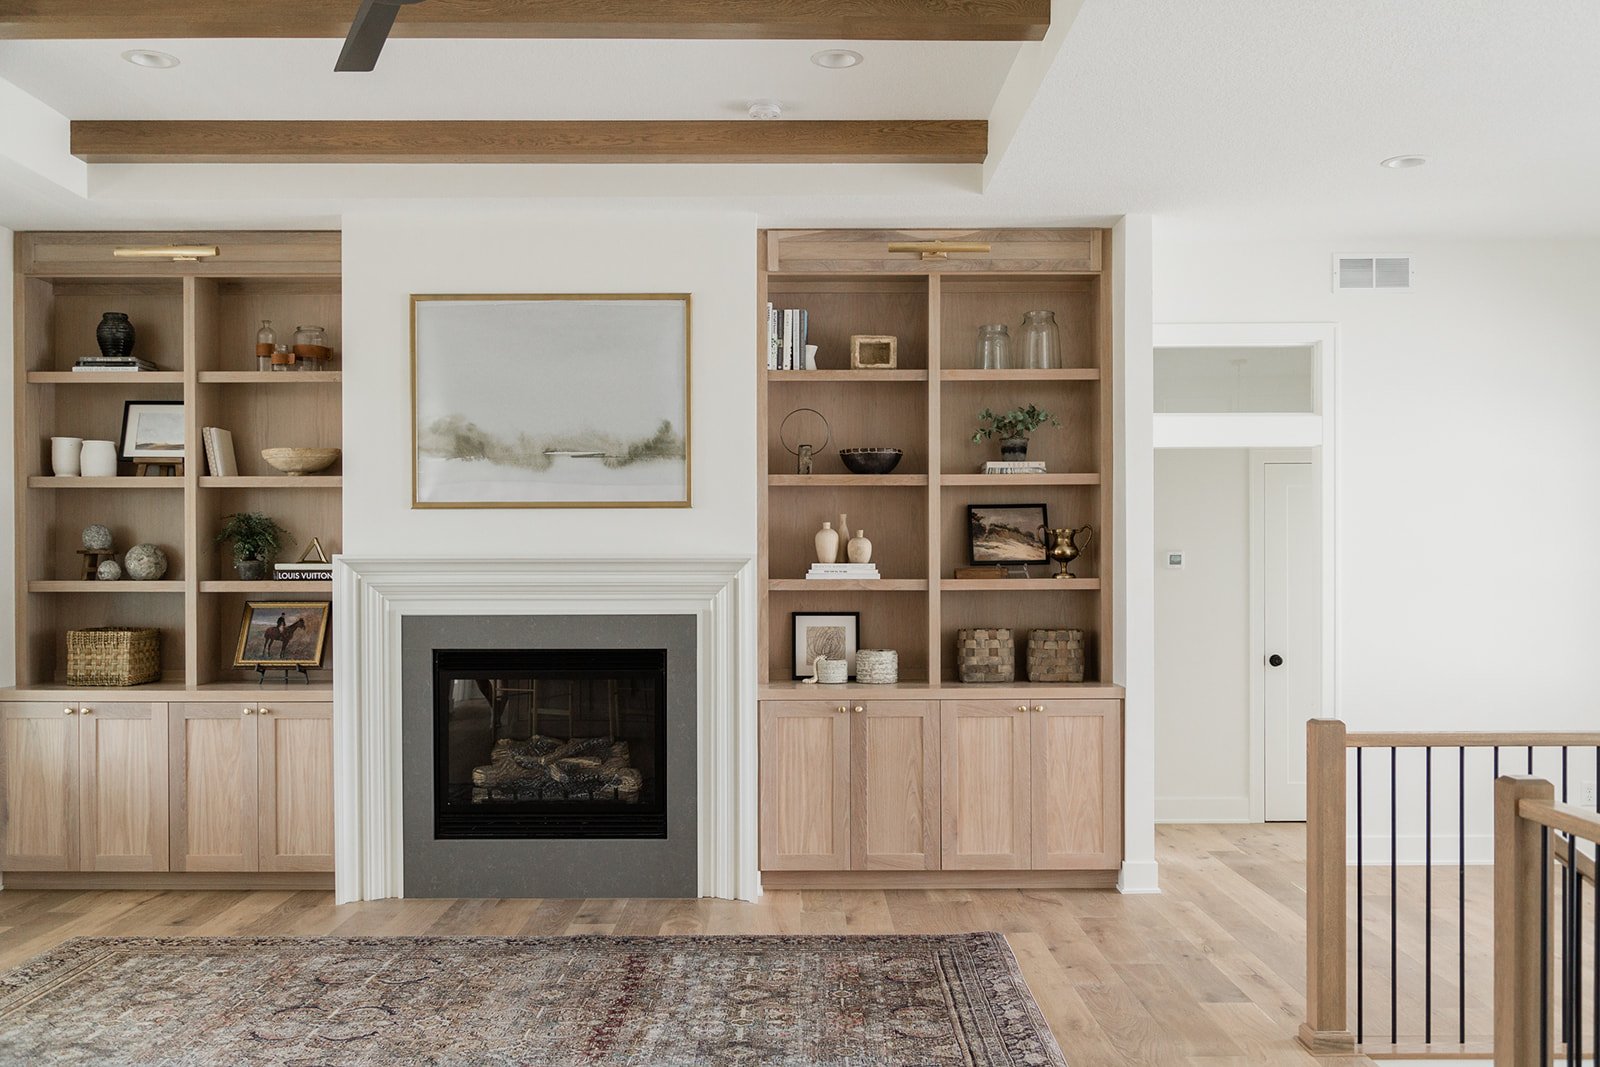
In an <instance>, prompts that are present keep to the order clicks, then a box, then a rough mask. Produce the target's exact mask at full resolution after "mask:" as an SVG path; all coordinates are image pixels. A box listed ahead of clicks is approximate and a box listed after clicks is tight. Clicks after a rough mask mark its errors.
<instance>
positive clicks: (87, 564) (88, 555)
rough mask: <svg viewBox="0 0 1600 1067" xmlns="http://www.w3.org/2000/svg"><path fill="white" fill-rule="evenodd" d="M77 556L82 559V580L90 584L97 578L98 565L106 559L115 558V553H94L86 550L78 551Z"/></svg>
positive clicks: (91, 550)
mask: <svg viewBox="0 0 1600 1067" xmlns="http://www.w3.org/2000/svg"><path fill="white" fill-rule="evenodd" d="M78 555H80V556H82V557H83V580H84V581H86V582H92V581H95V580H97V579H98V578H99V574H98V573H97V572H98V571H99V570H100V564H102V563H104V562H105V561H106V560H108V559H116V558H117V554H116V553H115V552H111V551H106V552H96V551H95V550H93V549H88V548H80V549H78Z"/></svg>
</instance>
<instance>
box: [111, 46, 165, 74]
mask: <svg viewBox="0 0 1600 1067" xmlns="http://www.w3.org/2000/svg"><path fill="white" fill-rule="evenodd" d="M122 58H123V59H126V60H127V61H128V62H129V63H132V64H133V65H134V66H136V67H151V68H154V69H155V70H168V69H170V68H172V67H176V66H177V65H178V57H177V56H174V55H168V54H167V53H166V52H153V51H151V50H150V49H148V48H132V49H129V50H128V51H126V52H124V53H122Z"/></svg>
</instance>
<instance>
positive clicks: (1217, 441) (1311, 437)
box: [1153, 413, 1323, 448]
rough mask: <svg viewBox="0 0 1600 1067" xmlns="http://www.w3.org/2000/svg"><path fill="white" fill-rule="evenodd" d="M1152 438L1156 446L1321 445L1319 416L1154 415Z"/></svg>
mask: <svg viewBox="0 0 1600 1067" xmlns="http://www.w3.org/2000/svg"><path fill="white" fill-rule="evenodd" d="M1154 421H1155V425H1154V427H1153V437H1154V440H1155V447H1157V448H1251V447H1253V446H1256V445H1260V444H1271V445H1273V446H1274V447H1277V448H1315V447H1316V446H1317V445H1320V444H1322V432H1323V431H1322V422H1323V420H1322V417H1321V416H1319V415H1274V414H1261V413H1255V414H1242V415H1241V414H1227V415H1212V414H1205V415H1174V414H1157V415H1156V416H1155V420H1154Z"/></svg>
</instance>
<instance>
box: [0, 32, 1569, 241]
mask: <svg viewBox="0 0 1600 1067" xmlns="http://www.w3.org/2000/svg"><path fill="white" fill-rule="evenodd" d="M1057 5H1058V8H1061V7H1064V6H1070V4H1069V3H1068V2H1067V0H1057ZM481 44H482V43H480V42H419V41H395V42H392V43H391V45H390V50H389V51H386V53H385V56H384V59H383V62H382V64H381V65H380V68H379V74H378V76H379V77H383V78H392V77H396V76H397V74H396V73H395V72H401V71H402V66H404V68H405V69H406V70H408V71H415V70H420V71H421V73H415V74H414V77H413V75H411V74H404V73H401V74H399V75H398V76H399V77H400V84H399V85H398V86H397V87H394V88H391V89H384V90H382V91H376V90H373V91H372V93H373V95H372V97H371V98H364V94H366V93H367V92H368V91H369V90H367V89H366V88H365V87H360V86H358V87H357V88H355V89H350V90H347V89H345V88H344V87H343V86H342V85H335V86H334V89H332V90H327V89H324V88H319V87H321V86H325V85H327V84H328V83H327V82H326V81H325V80H324V79H327V78H331V77H332V75H331V74H327V73H325V72H326V69H327V68H328V67H329V66H331V56H332V54H333V51H334V50H335V49H336V42H325V41H324V42H314V43H306V42H268V43H266V44H262V43H260V42H208V43H206V44H204V45H201V44H200V43H199V42H180V43H174V44H172V45H171V46H170V49H171V50H174V51H177V52H178V53H179V54H180V55H185V56H186V58H187V57H188V56H190V55H191V54H194V55H208V54H211V50H213V49H219V50H224V51H219V52H217V53H216V54H217V55H219V56H221V55H223V54H224V52H225V51H226V49H231V48H238V49H239V50H240V52H238V53H230V54H246V55H247V54H249V53H250V51H251V49H253V48H257V47H265V48H269V49H277V48H279V47H280V46H281V47H284V48H288V49H289V52H287V53H284V54H285V55H293V56H295V57H296V58H297V59H298V60H299V64H298V67H296V66H295V65H294V64H291V63H287V62H284V63H279V62H272V63H269V64H267V65H268V66H269V67H271V68H272V72H271V74H269V75H266V76H264V78H263V79H258V78H256V77H252V76H237V71H238V70H240V69H244V67H243V65H242V63H232V62H225V63H224V64H223V67H222V68H221V69H220V70H215V71H213V70H211V69H209V67H206V66H205V65H203V64H201V65H199V66H200V67H201V69H200V70H199V71H198V73H200V74H202V75H205V76H206V78H207V79H208V81H207V83H206V85H207V86H208V87H206V88H203V89H202V90H200V91H199V95H200V96H203V97H207V99H204V100H176V101H175V100H173V99H170V98H165V97H163V98H161V99H156V98H143V97H140V96H138V95H136V94H135V93H134V92H132V91H130V90H128V89H127V88H126V86H127V84H128V81H129V79H130V78H134V79H135V80H136V81H137V82H141V83H143V84H149V83H151V82H158V81H159V79H160V78H162V77H163V76H165V75H166V74H171V73H177V74H179V75H181V76H187V75H189V74H190V73H193V72H194V70H193V68H194V66H196V64H193V63H191V62H186V63H185V65H184V66H183V67H180V68H178V70H177V71H176V72H160V71H141V70H135V69H134V68H132V67H128V66H127V65H126V64H122V63H120V62H106V61H104V59H103V57H100V58H95V59H92V60H91V59H89V58H87V54H88V53H87V52H84V53H78V54H69V53H71V52H72V51H73V50H76V49H86V50H88V51H90V52H92V51H94V50H97V49H103V50H105V51H109V52H112V54H114V51H113V49H115V50H118V51H119V50H120V48H121V47H123V45H122V44H120V43H119V44H116V45H113V44H111V43H109V42H105V43H91V44H74V45H70V46H69V45H51V46H46V45H43V44H38V43H33V44H5V45H0V77H4V78H11V79H14V80H16V81H17V82H18V83H19V84H21V85H22V86H23V87H24V88H25V89H27V90H29V91H30V92H33V93H35V94H36V95H39V96H40V97H41V98H43V99H45V100H47V101H51V102H54V103H55V106H57V107H58V108H59V109H60V110H62V111H63V112H64V113H67V114H70V115H74V116H80V117H87V116H88V115H89V114H90V112H89V111H83V110H80V109H82V108H85V107H90V106H91V105H92V106H93V108H94V109H95V110H97V111H99V114H98V115H97V116H96V117H138V116H145V117H169V116H174V115H180V114H181V115H183V116H185V117H189V116H196V117H197V116H199V115H218V116H222V115H226V116H227V117H239V118H248V117H264V116H268V115H270V116H273V117H294V116H296V115H306V116H310V115H318V116H328V117H332V116H334V115H356V114H360V115H391V114H399V113H404V114H408V115H412V116H434V115H451V116H461V117H464V116H466V115H475V116H479V117H502V116H506V117H511V116H515V117H575V116H577V117H614V116H615V115H616V114H629V115H633V116H636V117H709V116H713V115H718V114H727V113H729V112H727V111H716V110H709V111H699V110H692V109H698V108H708V109H717V108H731V107H735V106H742V104H743V103H744V102H745V100H744V98H745V97H746V96H754V95H768V94H771V95H776V96H778V97H779V98H780V99H786V98H791V99H792V101H793V102H794V104H795V110H792V111H791V114H792V115H794V116H795V117H806V118H818V117H837V116H839V115H841V114H844V112H840V111H834V110H832V109H843V108H855V109H858V110H855V111H850V112H848V114H852V115H857V114H859V115H877V116H889V117H923V116H930V115H932V114H933V113H935V112H946V113H949V114H955V111H954V110H953V109H954V108H956V107H957V106H958V104H957V103H953V102H952V101H967V104H966V108H967V110H964V111H962V112H961V115H963V116H967V115H973V114H982V113H983V107H982V106H979V105H981V104H982V102H983V101H986V100H993V99H994V98H995V95H996V92H997V90H998V89H999V84H1000V78H1002V77H1003V76H1004V75H1005V72H1006V69H1007V67H1008V66H1010V62H1009V60H1010V56H1011V55H1012V54H1013V53H1014V52H1016V50H1017V49H1018V48H1019V46H1015V45H1010V46H997V49H998V50H986V46H979V45H948V46H920V45H905V46H892V45H889V44H887V43H873V42H867V43H864V44H859V45H856V46H855V47H857V48H858V49H859V50H860V51H862V52H864V53H865V54H866V55H867V57H868V62H867V63H866V64H864V65H863V66H862V67H860V68H857V69H856V70H854V71H843V72H825V71H820V70H817V69H816V68H814V67H811V66H810V64H809V63H807V62H805V57H806V56H807V55H809V52H810V51H811V50H813V45H811V44H809V43H800V42H794V43H788V44H786V43H783V42H767V43H762V44H728V43H716V44H713V43H708V42H692V43H684V42H656V43H642V44H641V43H624V42H558V43H554V44H548V43H536V44H537V49H538V51H539V54H540V55H541V56H549V57H550V59H549V65H544V64H541V65H540V67H541V71H542V73H541V72H536V71H534V70H532V69H529V68H530V67H531V66H532V65H531V64H527V63H521V62H519V61H518V59H517V56H518V55H519V54H521V53H520V52H519V49H522V48H527V47H530V46H529V45H528V44H526V43H519V42H502V43H491V44H490V47H489V49H488V50H487V51H486V52H485V53H484V57H483V62H482V63H481V64H479V63H477V62H474V63H469V64H467V65H466V66H465V67H462V66H461V65H459V64H457V65H452V66H451V67H450V69H449V74H448V76H435V75H434V74H433V72H432V69H431V65H430V64H428V63H427V62H426V56H427V55H428V54H429V50H430V49H436V48H437V49H445V50H450V51H453V50H456V49H469V47H470V46H472V45H480V46H481ZM407 46H414V47H415V48H416V49H418V51H416V52H415V53H413V52H412V51H411V48H409V47H407ZM619 46H621V47H620V48H619ZM1038 47H1039V46H1037V45H1023V46H1020V48H1021V49H1022V50H1023V52H1022V54H1023V55H1025V56H1027V55H1033V54H1035V53H1032V52H1028V51H1027V50H1030V49H1037V48H1038ZM58 48H59V49H66V50H67V51H66V52H61V53H57V54H56V55H55V56H54V57H53V58H52V57H51V56H49V55H45V53H48V52H50V50H51V49H58ZM197 48H199V49H202V51H200V52H196V51H195V49H197ZM310 48H315V49H316V50H317V53H316V56H315V59H314V60H313V59H312V58H310V56H309V53H307V52H305V51H304V49H310ZM610 48H619V50H618V52H617V53H616V54H617V55H618V56H620V55H622V54H623V53H624V52H629V53H631V54H632V55H633V57H634V58H633V59H631V60H624V61H622V66H623V67H624V68H626V69H622V70H620V71H619V70H617V69H615V68H612V69H611V71H610V73H608V74H607V75H605V76H604V77H601V76H598V75H597V74H596V70H595V67H594V66H593V64H592V63H589V64H585V63H584V62H581V61H578V57H580V56H591V57H599V56H602V55H604V54H605V53H606V52H607V51H608V49H610ZM924 48H932V49H934V50H935V51H937V52H938V54H939V55H941V56H943V57H944V58H943V59H941V60H939V61H938V62H933V61H931V60H930V59H929V57H931V56H933V55H934V51H928V52H922V51H921V50H922V49H924ZM296 49H301V50H300V51H296ZM498 49H503V51H498V52H497V51H496V50H498ZM721 49H730V50H732V51H731V52H728V53H721V54H725V55H727V56H729V58H728V60H727V61H726V62H722V61H709V60H707V61H696V60H693V59H690V60H685V59H684V58H683V57H684V56H686V55H688V56H695V55H703V56H710V55H712V54H713V53H714V52H719V51H720V50H721ZM769 49H771V50H772V51H771V52H770V53H769V51H768V50H769ZM790 49H792V52H791V51H790ZM272 54H277V53H276V52H274V53H272ZM528 54H532V53H528ZM569 54H570V55H569ZM491 55H493V58H492V59H491V58H488V57H490V56H491ZM758 55H763V56H765V55H770V56H772V57H773V58H771V59H763V60H761V61H759V62H757V61H755V58H754V57H756V56H758ZM985 55H987V56H988V57H989V58H988V59H986V60H984V61H983V62H972V61H969V59H968V57H976V56H985ZM951 56H954V57H958V58H950V57H951ZM891 57H893V58H891ZM569 58H570V59H572V60H573V62H572V64H571V65H568V63H567V60H568V59H569ZM19 60H26V62H20V64H19ZM391 60H395V61H396V62H394V63H393V64H391ZM595 61H598V59H597V60H595ZM414 63H415V64H417V66H415V67H414V66H413V64H414ZM1016 66H1017V68H1018V69H1021V68H1022V67H1023V66H1024V64H1022V63H1018V64H1017V65H1016ZM891 67H892V68H894V69H895V70H898V71H899V72H900V73H899V74H898V75H891V74H884V75H883V78H882V79H881V80H879V81H878V82H875V83H872V87H871V88H870V89H865V88H863V89H861V90H860V91H859V92H857V90H856V89H855V88H851V89H849V90H848V91H847V90H845V89H842V88H840V87H841V86H844V85H846V84H850V85H852V86H855V85H859V86H866V85H867V84H868V83H867V82H866V81H865V80H864V79H866V78H868V77H873V78H877V77H879V75H880V73H881V72H886V71H889V70H890V68H891ZM107 68H109V69H107ZM113 71H114V72H115V73H112V72H113ZM780 72H781V73H780ZM302 76H303V77H304V79H306V80H305V84H304V85H297V84H296V82H295V79H296V78H299V77H302ZM857 76H859V78H860V79H861V80H858V81H855V82H847V81H846V79H850V78H855V77H857ZM354 77H358V78H359V77H360V76H354ZM108 78H110V79H114V80H113V81H111V82H108V83H106V84H101V82H102V80H104V79H108ZM789 78H793V79H795V81H793V82H792V83H791V82H789V81H787V79H789ZM769 81H770V82H771V83H772V84H771V87H770V88H769V87H767V86H768V82H769ZM779 82H781V84H779ZM758 83H760V87H758ZM790 85H793V86H794V87H793V88H789V87H788V86H790ZM657 86H670V87H671V88H670V90H661V89H658V88H655V87H657ZM142 91H143V90H140V92H142ZM151 91H152V92H155V91H156V90H151ZM160 92H161V93H165V92H166V90H160ZM347 94H360V95H362V96H363V98H361V99H357V98H356V97H354V96H351V95H347ZM940 94H950V95H948V96H946V95H940ZM1002 98H1003V94H1002ZM935 99H937V100H939V101H941V103H940V105H939V106H938V107H934V106H932V104H931V103H930V101H932V100H935ZM1597 101H1600V3H1596V2H1594V0H1338V2H1330V0H1204V2H1196V0H1084V3H1083V7H1082V11H1081V12H1080V13H1079V15H1078V17H1077V20H1076V22H1075V23H1074V24H1073V25H1072V27H1071V31H1070V33H1068V34H1067V35H1066V40H1065V44H1064V46H1063V47H1062V48H1061V50H1060V52H1059V54H1058V55H1056V56H1055V57H1054V60H1053V63H1052V64H1051V65H1050V67H1049V69H1048V72H1047V73H1046V75H1045V76H1044V78H1043V81H1042V83H1041V84H1040V86H1039V89H1038V92H1037V94H1036V95H1035V96H1034V97H1033V99H1032V102H1031V104H1030V105H1029V106H1028V108H1027V110H1026V112H1025V114H1024V116H1023V118H1022V121H1021V125H1020V126H1019V127H1018V130H1017V134H1016V138H1015V140H1014V141H1012V142H1011V143H1010V145H1009V147H1007V148H1005V150H1004V153H1003V155H1002V156H1001V157H1000V159H999V162H998V166H997V167H996V168H995V170H994V173H993V176H992V180H990V181H989V183H988V184H987V186H986V187H985V186H982V185H981V182H980V177H979V175H978V172H977V170H976V168H896V167H812V168H795V167H611V168H593V167H567V168H558V167H458V166H442V165H435V166H429V167H395V168H383V169H381V170H375V169H373V168H352V167H291V168H285V167H203V166H200V167H165V166H163V167H95V168H91V172H90V179H89V186H90V197H89V199H88V200H87V201H84V200H76V201H63V200H62V199H61V198H60V197H42V196H39V195H37V194H34V193H31V192H29V191H27V190H24V189H22V188H21V187H20V186H19V185H17V184H16V183H12V184H9V185H8V184H7V183H6V180H5V173H4V169H3V168H0V221H5V220H6V219H7V218H10V219H11V220H12V221H13V223H14V224H19V225H44V224H50V225H62V224H77V225H106V224H109V223H110V222H112V221H122V222H126V223H128V224H134V223H140V224H152V225H155V224H160V225H181V224H183V222H184V220H185V219H188V220H190V222H191V223H193V222H196V221H200V220H203V221H205V222H206V223H207V224H218V225H220V224H224V223H232V224H237V225H263V224H273V223H278V224H286V225H287V224H298V225H305V224H320V225H337V222H338V218H339V215H340V214H341V213H343V212H347V211H351V210H360V209H361V208H362V207H363V206H373V205H386V204H396V203H401V202H408V203H409V202H415V201H419V200H423V199H428V198H435V197H441V196H448V197H454V198H486V199H492V200H495V201H497V202H500V201H514V200H519V199H520V200H527V199H531V198H540V197H550V196H561V197H574V198H577V197H590V196H608V197H625V198H632V199H633V200H634V201H635V202H639V203H644V202H650V203H662V204H668V203H671V204H679V205H683V204H684V202H685V201H693V204H692V205H688V206H695V207H717V208H722V207H746V208H748V209H750V210H752V211H754V212H756V213H757V214H758V216H759V218H760V219H761V221H762V222H763V223H765V224H772V225H791V224H817V225H826V224H830V223H838V224H849V223H855V224H859V223H862V222H867V221H873V222H883V223H887V224H894V223H928V224H931V223H938V222H971V223H975V224H978V223H990V222H1028V223H1035V222H1037V223H1060V222H1067V221H1073V220H1085V221H1092V220H1100V219H1104V218H1108V217H1115V216H1117V215H1121V214H1123V213H1130V212H1139V213H1148V214H1152V215H1154V216H1156V218H1157V220H1158V223H1159V224H1160V225H1161V226H1162V228H1163V229H1162V232H1163V233H1182V232H1189V233H1192V234H1194V235H1205V234H1214V233H1216V232H1218V231H1225V232H1238V233H1245V234H1253V235H1272V236H1286V237H1287V236H1300V235H1323V234H1335V233H1336V234H1340V235H1348V236H1350V237H1351V238H1356V237H1365V236H1370V237H1371V238H1372V239H1374V240H1380V241H1381V240H1386V239H1393V240H1397V241H1398V240H1404V239H1406V238H1409V237H1412V236H1419V237H1420V236H1438V235H1453V236H1463V237H1476V236H1507V235H1516V236H1552V235H1554V236H1587V237H1595V236H1600V117H1597V116H1600V108H1597V106H1596V102H1597ZM468 104H470V105H471V107H472V108H473V109H474V110H469V111H465V112H462V111H457V110H453V109H455V108H457V107H461V106H464V105H468ZM924 105H926V110H924V109H923V108H924ZM974 107H976V108H977V110H976V111H974V110H972V109H973V108H974ZM356 108H370V109H374V110H370V111H369V110H347V109H356ZM392 108H400V109H401V110H400V111H398V112H396V111H392V110H390V109H392ZM534 108H538V109H541V110H531V109H534ZM546 108H548V109H549V110H542V109H546ZM614 108H622V109H623V110H621V111H618V112H614V111H613V110H612V109H614ZM678 108H683V109H686V110H683V111H678V110H674V109H678ZM813 108H815V109H819V110H816V111H813V110H811V109H813ZM111 109H116V110H111ZM173 109H176V110H173ZM201 109H204V110H201ZM802 109H804V110H802ZM958 117H959V116H958ZM0 147H3V146H0ZM1406 152H1419V153H1422V154H1425V155H1427V156H1429V157H1430V160H1431V162H1430V163H1429V164H1428V165H1427V166H1426V167H1422V168H1420V169H1417V170H1409V171H1391V170H1385V169H1383V168H1380V167H1379V166H1378V165H1377V164H1378V161H1379V160H1380V159H1383V158H1384V157H1386V156H1391V155H1396V154H1399V153H1406ZM8 199H9V202H8ZM63 214H65V215H66V216H67V217H66V218H65V219H63V218H62V216H63ZM158 220H160V221H158Z"/></svg>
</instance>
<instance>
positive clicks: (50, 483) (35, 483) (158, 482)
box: [28, 474, 183, 489]
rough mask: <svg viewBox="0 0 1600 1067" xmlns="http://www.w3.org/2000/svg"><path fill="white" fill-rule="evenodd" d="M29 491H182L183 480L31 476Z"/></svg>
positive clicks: (169, 478) (168, 478)
mask: <svg viewBox="0 0 1600 1067" xmlns="http://www.w3.org/2000/svg"><path fill="white" fill-rule="evenodd" d="M28 488H29V489H182V488H183V479H182V478H174V477H172V476H170V475H168V476H165V477H149V478H134V477H131V476H130V477H127V478H57V477H54V476H52V475H40V474H35V475H30V476H29V478H28Z"/></svg>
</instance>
